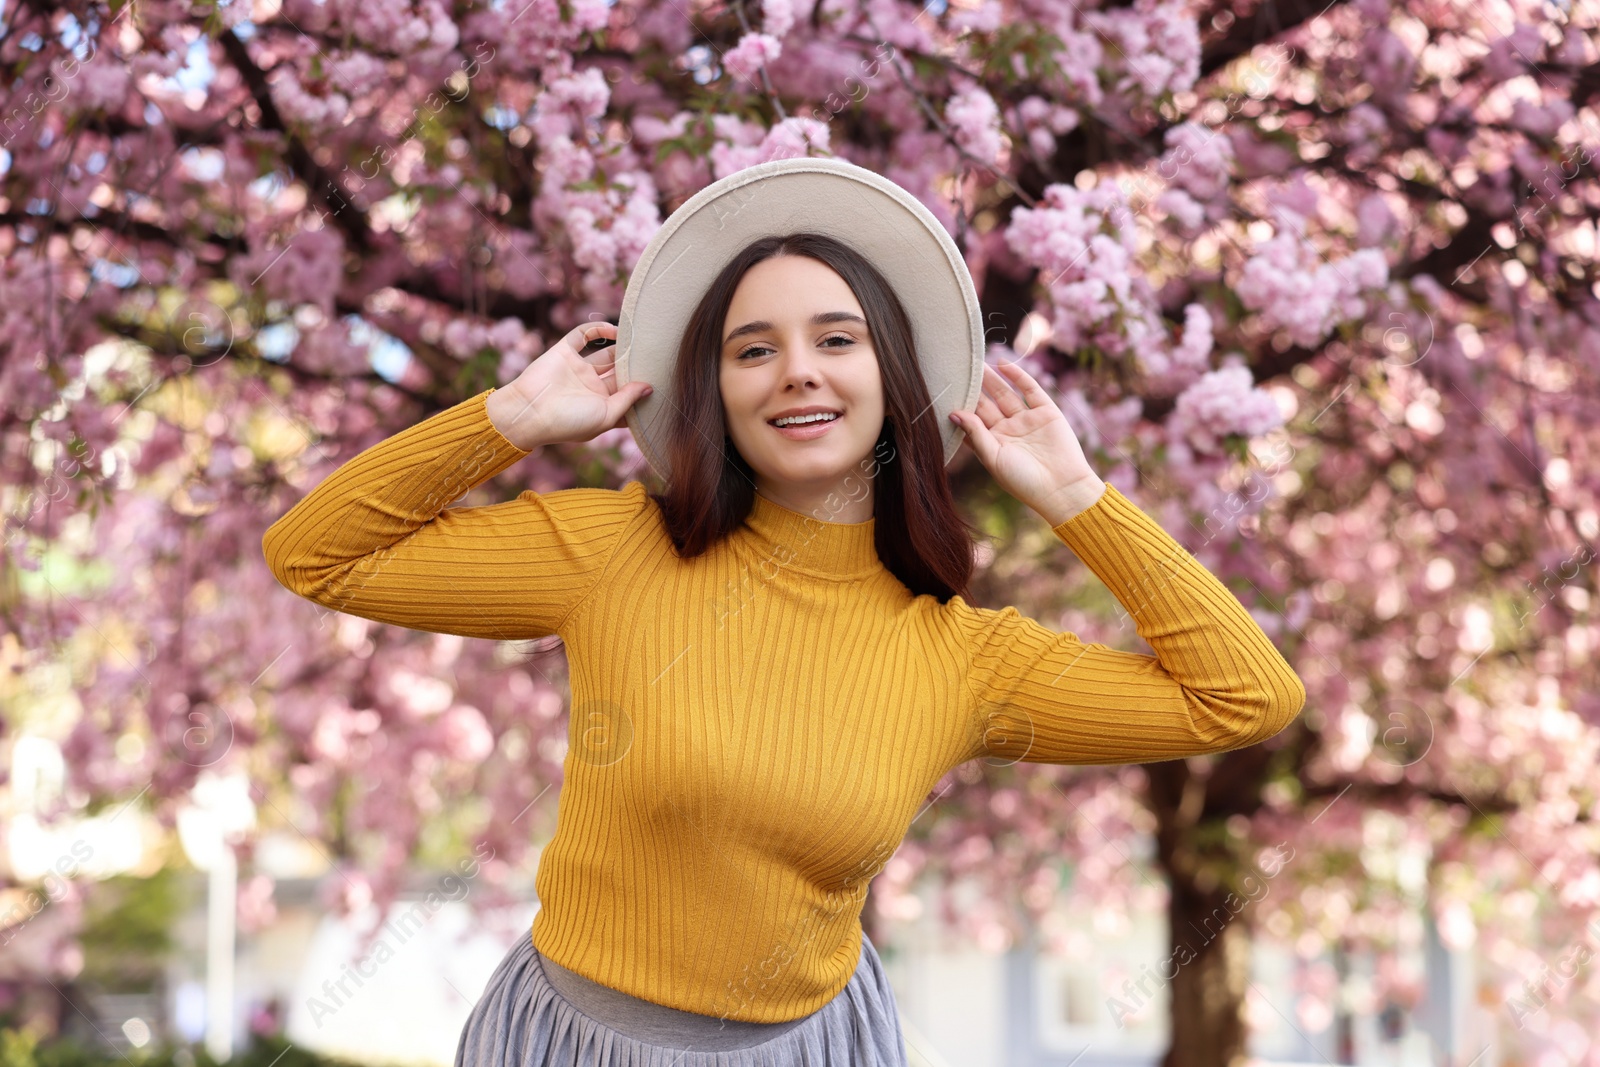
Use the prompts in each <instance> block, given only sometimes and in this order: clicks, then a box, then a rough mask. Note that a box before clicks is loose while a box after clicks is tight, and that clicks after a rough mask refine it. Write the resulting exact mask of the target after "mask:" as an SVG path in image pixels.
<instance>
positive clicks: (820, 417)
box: [772, 412, 839, 426]
mask: <svg viewBox="0 0 1600 1067" xmlns="http://www.w3.org/2000/svg"><path fill="white" fill-rule="evenodd" d="M838 417H839V416H838V415H834V414H827V413H823V412H819V413H818V414H815V415H795V416H792V417H790V418H785V419H775V420H774V421H773V423H772V425H774V426H804V425H805V424H806V423H808V422H832V421H833V420H834V419H837V418H838Z"/></svg>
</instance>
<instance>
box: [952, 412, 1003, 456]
mask: <svg viewBox="0 0 1600 1067" xmlns="http://www.w3.org/2000/svg"><path fill="white" fill-rule="evenodd" d="M955 416H956V425H958V426H960V427H961V428H962V429H963V430H965V431H966V434H967V447H968V448H970V449H972V452H973V454H974V455H975V456H977V457H978V461H979V462H980V463H982V464H983V465H984V466H985V467H988V466H989V457H991V456H993V455H994V454H995V450H996V449H997V447H998V446H997V445H996V444H995V440H994V435H993V434H991V433H990V432H989V427H987V426H985V425H984V424H983V420H982V419H979V418H978V417H977V416H975V415H974V414H973V413H972V412H970V411H965V410H957V411H956V412H955Z"/></svg>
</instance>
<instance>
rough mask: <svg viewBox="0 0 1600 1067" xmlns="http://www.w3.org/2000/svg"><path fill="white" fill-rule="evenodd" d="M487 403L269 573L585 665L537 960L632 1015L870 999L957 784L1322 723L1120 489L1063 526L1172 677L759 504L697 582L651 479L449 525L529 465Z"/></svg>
mask: <svg viewBox="0 0 1600 1067" xmlns="http://www.w3.org/2000/svg"><path fill="white" fill-rule="evenodd" d="M491 392H493V390H486V391H484V392H482V393H480V394H478V395H477V396H474V397H472V398H471V399H469V400H465V401H463V402H461V403H459V404H457V405H455V406H454V407H452V408H449V409H447V410H445V411H442V412H439V413H438V414H436V415H434V416H432V417H431V418H428V419H426V420H424V421H422V422H420V423H418V424H416V425H415V426H412V427H410V428H409V429H406V430H404V431H402V432H400V433H398V434H395V435H394V436H392V437H390V438H388V439H387V440H384V441H382V442H380V443H378V444H376V445H373V446H372V447H371V448H368V449H367V450H366V451H364V452H362V453H360V454H359V455H357V456H356V457H354V458H353V459H351V460H349V461H348V462H346V463H345V464H344V465H343V466H341V467H339V468H338V469H337V470H335V471H334V472H333V473H332V474H330V475H329V476H328V477H327V478H326V479H325V480H324V481H323V482H322V483H321V484H320V485H318V486H317V487H316V488H315V489H314V490H313V491H312V492H310V493H309V494H307V495H306V497H305V498H304V499H303V500H301V501H300V502H299V503H298V504H296V505H295V507H294V508H292V509H291V510H290V511H289V512H288V513H287V514H285V515H284V516H283V517H282V518H280V519H279V520H278V521H277V522H275V523H274V524H273V525H272V526H271V528H270V529H268V530H267V532H266V535H265V538H264V540H263V549H264V551H265V554H266V558H267V560H268V562H269V564H270V565H271V567H272V571H273V573H274V574H275V575H276V576H277V578H278V580H279V581H280V582H282V583H283V585H284V586H285V587H287V588H288V589H290V590H292V591H294V592H295V593H297V594H299V595H300V596H303V597H307V598H309V599H311V600H313V601H316V602H317V603H320V604H323V605H325V606H327V607H330V608H333V609H336V610H338V611H342V612H347V613H349V614H352V615H359V616H362V617H364V618H368V619H375V620H378V621H380V622H388V623H394V624H397V625H400V626H406V627H410V628H412V629H416V630H427V631H433V632H437V633H451V634H464V635H466V636H469V637H482V638H490V639H496V640H522V639H529V638H537V637H545V636H549V635H552V634H559V635H560V636H561V637H562V638H563V639H564V640H565V643H566V652H567V659H568V668H569V677H570V680H571V689H572V709H571V716H570V723H569V733H568V737H569V748H568V752H567V755H566V758H565V761H564V767H563V771H564V779H563V784H562V789H561V792H560V800H559V803H558V811H557V825H556V832H555V835H554V837H553V839H552V840H551V841H550V843H549V846H548V847H547V848H546V849H545V851H544V853H543V855H542V857H541V860H540V863H539V869H538V874H537V876H536V880H535V888H536V890H537V892H538V896H539V901H540V908H539V911H538V913H537V915H536V917H535V919H534V922H533V932H532V936H533V941H534V944H535V946H536V947H537V948H538V949H539V951H540V952H541V953H543V954H545V955H546V956H548V957H549V958H551V959H552V960H554V961H556V962H557V963H559V964H561V965H562V966H563V967H566V968H568V969H570V970H572V971H576V972H577V973H578V974H580V975H583V976H584V977H586V978H589V979H591V980H592V981H595V982H600V983H602V984H604V985H607V986H610V987H611V988H613V989H617V990H620V991H622V992H624V993H628V994H630V995H632V996H635V997H640V998H643V999H645V1000H649V1001H653V1002H655V1003H658V1004H664V1005H667V1006H669V1007H673V1008H678V1009H680V1010H683V1011H690V1012H697V1013H700V1014H704V1015H711V1016H720V1017H725V1018H730V1019H739V1020H749V1021H755V1022H780V1021H785V1020H790V1019H795V1018H799V1017H800V1016H803V1015H806V1014H809V1013H811V1012H813V1011H816V1010H817V1009H818V1008H821V1007H822V1006H823V1005H824V1004H826V1003H827V1002H828V1001H829V1000H830V999H832V998H833V997H834V995H835V994H837V993H838V992H839V991H840V990H841V989H843V988H844V986H845V985H846V983H847V982H848V981H849V980H850V977H851V974H852V972H853V971H854V969H855V965H856V962H857V958H858V955H859V953H860V951H861V927H860V912H861V905H862V901H863V899H864V897H865V894H866V889H867V883H868V881H869V880H870V879H871V878H872V877H873V875H875V874H876V873H877V872H878V871H879V870H880V869H881V868H882V866H883V864H884V863H885V862H886V861H887V860H888V858H889V857H890V855H892V854H893V852H894V851H895V849H896V848H897V847H898V845H899V844H900V841H901V839H902V837H903V836H904V834H905V832H906V830H907V828H908V827H909V825H910V823H911V820H912V819H913V818H914V817H915V816H916V815H917V813H918V810H919V809H920V808H921V807H922V805H923V804H924V802H925V801H926V800H927V798H928V796H929V794H930V792H931V791H932V789H933V788H934V786H935V784H936V783H937V782H938V781H939V779H940V778H941V777H943V776H944V775H945V773H946V772H948V771H949V770H951V769H952V768H953V767H955V766H957V765H958V764H960V763H963V762H965V761H967V760H971V759H975V758H978V757H981V756H986V755H987V756H992V757H996V758H999V759H1004V760H1017V759H1022V760H1027V761H1030V762H1039V763H1071V764H1115V763H1135V762H1148V761H1153V760H1164V759H1172V758H1175V757H1179V756H1186V755H1191V754H1194V753H1203V752H1222V751H1226V750H1229V749H1234V748H1239V747H1241V746H1244V745H1250V744H1254V743H1255V742H1258V741H1261V740H1263V739H1264V738H1267V737H1270V736H1272V735H1273V734H1275V733H1277V732H1278V731H1279V730H1281V729H1283V727H1284V726H1286V725H1287V724H1288V723H1289V722H1290V721H1291V720H1293V719H1294V717H1295V716H1296V715H1297V714H1298V713H1299V711H1300V708H1301V706H1302V705H1303V703H1304V701H1305V689H1304V687H1303V686H1302V684H1301V682H1300V679H1299V678H1298V677H1297V676H1296V675H1295V673H1294V671H1293V670H1292V669H1290V667H1289V665H1288V664H1287V663H1286V662H1285V661H1284V659H1283V657H1282V656H1281V655H1280V654H1279V652H1278V651H1277V649H1276V648H1274V647H1273V645H1272V642H1271V641H1270V640H1269V639H1268V638H1267V637H1266V635H1265V634H1263V633H1262V631H1261V629H1260V628H1259V627H1258V626H1257V625H1256V623H1255V620H1254V619H1252V618H1251V617H1250V615H1249V613H1248V612H1246V611H1245V609H1244V608H1243V607H1242V606H1241V605H1240V603H1239V601H1238V600H1237V599H1236V598H1235V597H1234V596H1233V594H1231V593H1230V592H1229V591H1228V590H1227V588H1226V587H1225V586H1224V585H1222V583H1221V582H1219V581H1218V580H1217V579H1216V577H1215V576H1213V575H1212V574H1211V573H1210V572H1209V571H1207V570H1206V569H1205V568H1204V567H1202V566H1201V565H1200V564H1199V562H1198V561H1196V560H1195V559H1194V557H1193V556H1192V555H1190V554H1189V553H1188V552H1187V551H1186V550H1184V549H1183V548H1182V547H1181V546H1180V545H1179V544H1178V543H1177V542H1176V541H1174V540H1173V539H1172V538H1171V537H1170V536H1168V535H1167V533H1166V532H1165V531H1164V530H1162V529H1161V527H1160V526H1159V525H1158V524H1157V523H1156V522H1155V521H1154V520H1152V519H1151V518H1150V517H1149V516H1147V515H1146V514H1145V513H1144V512H1143V511H1141V510H1140V509H1139V508H1138V507H1136V506H1135V505H1133V504H1132V503H1131V502H1129V501H1128V500H1127V498H1126V497H1124V496H1123V495H1122V494H1121V493H1119V492H1118V491H1117V490H1116V488H1115V487H1113V486H1110V485H1107V487H1106V490H1105V492H1104V494H1103V496H1102V497H1101V498H1100V499H1099V500H1098V501H1097V502H1096V503H1095V504H1093V505H1092V506H1091V507H1089V508H1088V509H1087V510H1085V511H1083V512H1081V513H1079V514H1078V515H1076V516H1074V517H1073V518H1071V519H1068V520H1067V521H1066V522H1063V523H1062V524H1061V525H1059V526H1056V527H1054V530H1055V533H1056V535H1057V536H1058V537H1060V538H1061V540H1062V541H1064V542H1065V543H1066V544H1067V545H1069V546H1070V547H1071V548H1072V549H1073V550H1074V551H1075V552H1076V553H1077V554H1078V556H1079V558H1080V559H1082V560H1083V561H1084V563H1086V564H1087V565H1088V566H1089V568H1090V569H1091V570H1093V571H1094V573H1095V574H1096V575H1097V576H1098V577H1099V578H1100V579H1101V580H1102V581H1103V582H1105V583H1106V585H1107V586H1108V587H1109V588H1110V589H1111V591H1112V592H1113V593H1114V594H1115V595H1116V596H1117V597H1118V599H1119V600H1121V601H1122V603H1123V604H1124V606H1125V607H1127V609H1128V610H1129V613H1130V615H1131V616H1132V618H1133V619H1134V620H1135V625H1136V628H1137V630H1138V633H1139V635H1140V636H1141V637H1142V638H1144V639H1145V640H1146V641H1148V642H1149V644H1150V647H1151V648H1153V649H1154V650H1155V652H1156V656H1149V655H1141V654H1138V653H1133V652H1122V651H1117V650H1114V649H1111V648H1108V647H1106V646H1105V645H1103V644H1084V643H1082V642H1080V641H1079V640H1078V638H1077V637H1076V636H1074V635H1073V634H1071V633H1060V632H1056V631H1053V630H1050V629H1048V628H1046V627H1044V626H1042V625H1040V624H1039V623H1037V622H1035V621H1033V620H1032V619H1029V618H1027V617H1026V616H1023V615H1021V614H1020V613H1018V611H1017V610H1016V609H1015V608H1009V607H1008V608H1005V609H1003V610H999V611H994V610H990V609H986V608H979V607H974V606H972V605H970V604H968V603H966V602H965V601H964V600H963V599H962V598H960V597H954V598H952V599H951V600H950V601H949V602H948V603H945V604H940V603H938V601H937V600H936V599H935V598H933V597H932V596H917V597H913V596H912V595H911V593H910V590H908V589H907V588H906V587H905V586H904V585H903V584H901V582H900V581H899V580H898V579H896V578H895V577H894V576H893V575H892V574H891V573H890V572H889V571H888V570H887V569H886V568H885V567H884V566H883V564H882V563H881V562H880V561H879V559H878V556H877V551H876V549H875V547H874V542H873V523H874V521H875V520H871V519H869V520H868V521H866V522H861V523H830V522H822V521H818V520H815V519H812V518H810V517H808V516H805V515H801V514H799V513H796V512H793V511H790V510H788V509H786V508H784V507H781V506H779V505H777V504H775V503H773V502H771V501H769V500H767V499H766V498H765V497H762V496H759V495H758V496H757V497H756V503H755V507H754V509H753V511H752V512H751V514H750V516H749V518H748V519H747V520H746V524H745V525H744V526H743V527H741V528H740V529H739V531H738V532H737V533H735V534H734V535H733V536H732V537H730V538H729V539H728V540H726V541H724V542H723V543H721V544H720V545H718V546H716V547H715V548H713V549H712V550H711V551H710V552H708V553H706V554H705V555H702V556H700V557H699V558H696V559H691V560H681V559H679V558H678V557H677V555H676V553H675V552H674V550H673V547H672V542H671V540H670V539H669V538H668V536H667V533H666V531H665V529H664V527H663V526H662V524H661V518H660V512H659V509H658V508H657V507H656V505H655V503H654V502H653V501H651V500H650V499H649V498H648V497H647V496H646V492H645V487H644V486H643V485H642V484H641V483H639V482H630V483H629V484H628V485H626V486H625V487H624V488H622V489H620V490H615V489H566V490H561V491H558V492H550V493H536V492H533V491H532V490H528V491H525V492H522V493H520V494H518V495H517V496H516V498H515V499H512V500H508V501H506V502H504V503H500V504H492V505H488V506H484V507H455V508H449V507H447V505H448V504H450V503H451V502H453V501H455V500H456V499H458V498H459V497H460V496H461V495H462V494H463V493H465V492H466V491H467V490H468V489H470V488H472V487H473V486H476V485H477V484H479V483H480V482H482V481H484V480H485V479H487V478H490V477H492V476H494V475H496V474H498V473H500V472H501V471H503V470H505V469H506V468H507V467H509V466H510V465H511V464H513V463H515V462H516V461H517V460H519V459H521V458H522V457H524V456H526V455H527V454H528V453H527V452H526V451H524V450H522V449H520V448H518V447H517V446H515V445H513V444H512V443H511V442H510V441H508V440H507V439H506V438H505V437H504V435H502V434H501V433H500V431H499V430H497V429H496V428H495V426H494V424H493V423H492V422H490V421H489V418H488V415H487V413H486V411H485V407H484V405H485V402H486V400H487V399H488V396H489V394H490V393H491ZM508 815H509V813H508Z"/></svg>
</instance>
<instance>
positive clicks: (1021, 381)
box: [1000, 362, 1054, 408]
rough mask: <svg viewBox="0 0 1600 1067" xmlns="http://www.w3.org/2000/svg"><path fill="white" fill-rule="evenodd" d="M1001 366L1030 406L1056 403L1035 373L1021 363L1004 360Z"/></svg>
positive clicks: (1008, 379)
mask: <svg viewBox="0 0 1600 1067" xmlns="http://www.w3.org/2000/svg"><path fill="white" fill-rule="evenodd" d="M1000 368H1001V370H1002V372H1003V373H1004V374H1005V376H1006V380H1007V381H1009V382H1010V383H1011V384H1012V385H1014V386H1015V387H1016V389H1017V392H1019V393H1021V394H1022V399H1023V401H1024V403H1026V404H1027V405H1028V407H1030V408H1040V407H1047V406H1053V405H1054V401H1052V400H1051V399H1050V394H1049V393H1047V392H1045V391H1044V387H1043V386H1042V385H1040V384H1039V382H1038V381H1037V379H1035V378H1034V376H1033V375H1031V374H1029V373H1028V372H1027V370H1026V369H1025V368H1024V367H1023V366H1022V364H1021V363H1007V362H1002V363H1001V364H1000Z"/></svg>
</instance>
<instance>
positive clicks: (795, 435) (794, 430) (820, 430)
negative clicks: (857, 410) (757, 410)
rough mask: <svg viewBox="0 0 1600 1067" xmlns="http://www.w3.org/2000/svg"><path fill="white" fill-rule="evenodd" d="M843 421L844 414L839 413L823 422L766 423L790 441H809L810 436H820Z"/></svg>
mask: <svg viewBox="0 0 1600 1067" xmlns="http://www.w3.org/2000/svg"><path fill="white" fill-rule="evenodd" d="M843 421H844V416H843V415H840V416H838V417H837V418H834V419H829V420H825V421H823V422H807V423H802V424H801V425H799V426H772V423H770V422H769V423H767V425H768V426H772V428H773V429H774V430H777V431H778V432H779V433H781V434H783V436H785V437H787V438H788V439H789V440H791V441H810V440H811V439H812V438H815V437H821V436H822V435H823V434H825V433H827V432H828V431H829V430H831V429H832V428H833V427H835V426H837V425H839V423H841V422H843Z"/></svg>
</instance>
